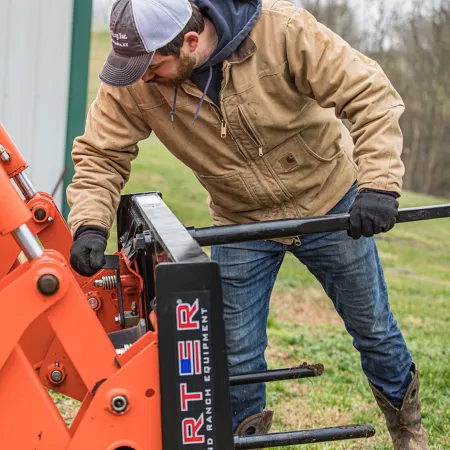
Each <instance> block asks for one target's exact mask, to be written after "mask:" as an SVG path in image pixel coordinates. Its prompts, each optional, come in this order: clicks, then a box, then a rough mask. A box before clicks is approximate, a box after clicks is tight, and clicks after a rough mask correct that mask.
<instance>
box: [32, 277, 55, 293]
mask: <svg viewBox="0 0 450 450" xmlns="http://www.w3.org/2000/svg"><path fill="white" fill-rule="evenodd" d="M37 287H38V289H39V292H40V293H41V294H43V295H46V296H50V295H53V294H56V293H57V292H58V289H59V280H58V278H56V277H55V275H51V274H46V275H42V276H41V277H40V278H39V280H38V282H37Z"/></svg>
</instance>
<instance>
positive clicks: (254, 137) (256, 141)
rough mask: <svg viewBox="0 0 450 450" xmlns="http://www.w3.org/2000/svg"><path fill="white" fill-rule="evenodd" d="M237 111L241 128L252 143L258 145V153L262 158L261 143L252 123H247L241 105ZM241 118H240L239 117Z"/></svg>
mask: <svg viewBox="0 0 450 450" xmlns="http://www.w3.org/2000/svg"><path fill="white" fill-rule="evenodd" d="M238 111H239V121H240V122H241V126H242V129H243V130H244V131H245V133H246V134H247V135H248V137H249V138H250V139H251V140H252V141H253V143H254V144H255V145H256V146H257V147H258V154H259V156H260V157H261V158H262V157H263V156H264V150H263V144H262V142H261V140H260V139H259V137H258V136H257V135H256V133H255V132H254V131H253V127H252V125H251V124H250V123H249V121H248V119H247V117H246V115H245V114H244V112H243V111H242V109H241V106H238ZM241 118H242V119H241Z"/></svg>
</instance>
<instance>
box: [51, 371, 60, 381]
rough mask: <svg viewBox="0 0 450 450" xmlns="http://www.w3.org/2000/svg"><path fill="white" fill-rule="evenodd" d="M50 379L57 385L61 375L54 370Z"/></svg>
mask: <svg viewBox="0 0 450 450" xmlns="http://www.w3.org/2000/svg"><path fill="white" fill-rule="evenodd" d="M50 377H51V379H52V381H54V382H55V383H59V382H60V381H61V380H62V378H63V374H62V372H61V371H60V370H54V371H53V372H52V374H51V375H50Z"/></svg>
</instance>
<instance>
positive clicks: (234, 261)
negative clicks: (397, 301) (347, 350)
mask: <svg viewBox="0 0 450 450" xmlns="http://www.w3.org/2000/svg"><path fill="white" fill-rule="evenodd" d="M356 195H357V187H356V185H355V186H353V187H352V188H351V189H350V191H349V192H348V193H347V194H346V195H345V197H344V198H343V199H342V200H341V201H340V203H339V204H338V205H336V207H335V208H333V209H332V210H331V211H330V214H338V213H345V212H348V211H349V210H350V207H351V205H352V204H353V201H354V199H355V197H356ZM287 251H289V252H291V253H292V254H294V255H295V256H296V258H297V259H299V260H300V261H301V262H302V263H303V264H304V265H305V266H306V267H307V268H308V270H309V271H310V272H311V273H312V274H313V275H314V276H315V277H316V278H317V280H318V281H319V282H320V283H321V284H322V286H323V288H324V289H325V291H326V293H327V294H328V296H329V297H330V299H331V300H332V302H333V304H334V306H335V308H336V311H337V312H338V313H339V315H340V316H341V317H342V319H343V320H344V323H345V327H346V329H347V331H348V332H349V333H350V334H351V336H352V337H353V345H354V346H355V348H356V349H357V350H358V351H359V352H360V355H361V364H362V368H363V370H364V373H365V375H366V376H367V378H368V379H369V380H370V382H371V383H372V384H373V385H375V386H376V387H377V388H378V389H379V390H381V391H382V392H383V393H384V394H385V395H386V397H387V398H388V399H389V400H391V401H392V402H393V403H394V404H395V405H397V406H400V404H401V402H402V400H403V397H404V396H405V394H406V390H407V388H408V385H409V384H410V382H411V379H412V378H411V374H410V369H411V364H412V361H411V354H410V352H409V350H408V348H407V346H406V343H405V340H404V338H403V335H402V333H401V331H400V329H399V327H398V325H397V322H396V321H395V319H394V317H393V315H392V312H391V310H390V306H389V299H388V292H387V287H386V282H385V279H384V273H383V269H382V267H381V263H380V259H379V256H378V251H377V247H376V243H375V240H374V239H373V238H370V239H366V238H363V239H360V240H358V241H354V240H353V239H351V238H349V237H348V236H347V233H346V232H345V231H344V232H335V233H321V234H316V235H311V236H306V237H302V239H301V245H300V246H297V245H295V244H293V245H291V246H289V245H284V244H281V243H277V242H273V241H258V242H250V243H242V244H232V245H224V246H215V247H213V248H212V259H214V260H216V261H218V262H219V264H220V266H221V276H222V287H223V300H224V318H225V327H226V333H227V347H228V365H229V368H230V374H231V375H236V374H241V373H248V372H259V371H264V370H267V364H266V361H265V358H264V351H265V350H266V347H267V333H266V327H267V319H268V315H269V301H270V296H271V293H272V289H273V286H274V283H275V280H276V277H277V274H278V271H279V269H280V267H281V263H282V262H283V259H284V256H285V254H286V252H287ZM299 322H300V323H301V318H299ZM231 404H232V410H233V427H234V429H236V428H237V426H238V425H239V423H240V422H242V421H243V420H244V419H245V418H247V417H249V416H251V415H253V414H256V413H259V412H261V411H263V409H264V408H265V404H266V391H265V385H264V384H256V385H248V386H235V387H232V389H231Z"/></svg>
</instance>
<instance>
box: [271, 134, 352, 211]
mask: <svg viewBox="0 0 450 450" xmlns="http://www.w3.org/2000/svg"><path fill="white" fill-rule="evenodd" d="M342 158H346V155H345V152H344V150H343V148H341V147H340V146H339V145H338V144H336V143H334V144H333V146H332V147H331V148H325V149H323V153H322V154H321V155H319V154H317V153H316V152H313V151H312V150H311V148H310V147H309V146H308V145H307V144H306V143H305V141H304V140H303V138H302V137H301V135H300V134H299V133H298V134H296V135H295V136H293V137H291V138H289V139H288V140H287V141H285V142H284V143H283V144H281V145H279V146H277V147H275V148H274V149H272V150H271V151H270V152H269V153H267V154H266V155H265V156H264V161H265V163H266V166H267V167H268V168H269V169H270V171H271V172H272V176H273V177H274V178H275V179H276V180H277V181H278V183H280V185H281V187H282V188H283V191H284V192H285V194H286V195H287V196H288V197H289V198H291V199H294V198H295V199H297V200H300V201H301V203H302V204H305V205H306V204H308V203H309V201H311V200H312V198H314V197H315V195H316V194H317V193H318V192H319V191H320V190H321V188H322V186H323V184H324V183H325V182H329V177H330V174H331V173H332V172H333V171H334V170H335V169H336V168H337V166H338V165H339V163H340V162H341V160H342ZM336 188H338V186H336Z"/></svg>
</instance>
